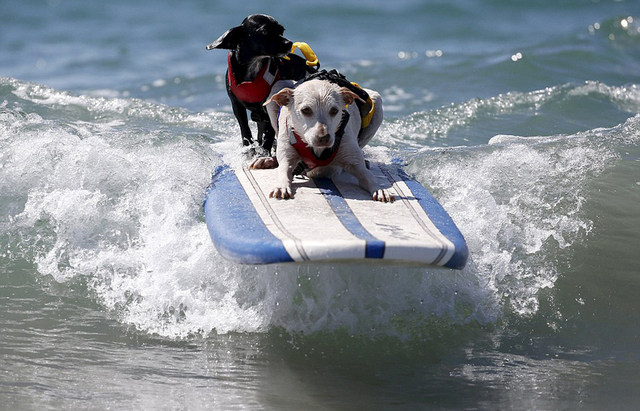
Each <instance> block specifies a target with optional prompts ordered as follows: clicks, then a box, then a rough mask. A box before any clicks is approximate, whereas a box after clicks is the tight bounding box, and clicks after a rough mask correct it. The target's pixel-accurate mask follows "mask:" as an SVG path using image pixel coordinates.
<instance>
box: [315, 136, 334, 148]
mask: <svg viewBox="0 0 640 411" xmlns="http://www.w3.org/2000/svg"><path fill="white" fill-rule="evenodd" d="M330 141H331V135H330V134H325V135H323V136H318V137H316V144H318V145H319V146H328V145H329V142H330Z"/></svg>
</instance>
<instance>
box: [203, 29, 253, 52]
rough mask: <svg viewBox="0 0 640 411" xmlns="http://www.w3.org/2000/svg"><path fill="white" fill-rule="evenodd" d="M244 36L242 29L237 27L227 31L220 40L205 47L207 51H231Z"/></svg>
mask: <svg viewBox="0 0 640 411" xmlns="http://www.w3.org/2000/svg"><path fill="white" fill-rule="evenodd" d="M243 36H244V27H242V26H237V27H234V28H231V29H229V30H227V31H226V32H225V33H224V34H223V35H222V36H220V38H219V39H218V40H216V41H214V42H213V43H211V44H209V45H208V46H207V50H213V49H226V50H233V49H235V48H236V47H237V46H238V44H239V43H240V39H241V38H242V37H243Z"/></svg>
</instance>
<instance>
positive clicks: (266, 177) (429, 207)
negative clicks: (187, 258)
mask: <svg viewBox="0 0 640 411" xmlns="http://www.w3.org/2000/svg"><path fill="white" fill-rule="evenodd" d="M370 168H371V171H372V172H373V173H374V175H375V177H376V179H377V180H378V182H379V183H380V184H381V186H383V187H385V188H387V189H388V190H389V191H390V192H391V193H392V194H393V195H394V196H395V201H394V202H393V203H382V202H377V201H373V200H372V199H371V195H370V194H369V193H368V192H366V191H365V190H363V189H362V188H360V187H359V186H358V183H357V180H356V179H355V177H353V176H352V175H350V174H348V173H346V172H343V173H341V174H340V175H339V176H337V177H335V178H333V179H327V178H313V179H312V178H307V177H300V176H297V177H295V178H294V181H293V188H294V190H295V191H294V196H295V198H293V199H288V200H282V199H280V200H279V199H275V198H269V193H270V192H271V190H272V189H273V188H274V187H275V186H276V171H275V170H251V169H249V168H248V166H246V165H245V166H243V167H242V168H241V169H239V170H234V169H232V168H231V167H229V166H223V167H220V168H219V169H218V170H216V172H215V173H214V175H213V178H212V182H211V184H210V186H209V189H208V192H207V195H206V199H205V203H204V214H205V221H206V224H207V228H208V230H209V234H210V236H211V239H212V241H213V243H214V245H215V247H216V249H217V250H218V252H219V253H220V254H221V255H222V256H223V257H225V258H226V259H228V260H231V261H234V262H237V263H241V264H275V263H302V262H364V261H370V262H376V263H381V264H394V263H395V264H398V263H408V264H421V265H428V266H436V267H448V268H454V269H462V268H464V266H465V264H466V262H467V257H468V250H467V245H466V242H465V240H464V237H463V236H462V234H461V233H460V230H459V229H458V227H457V226H456V225H455V223H454V222H453V220H452V219H451V217H450V216H449V215H448V214H447V212H446V211H445V210H444V208H443V207H442V206H441V205H440V203H438V201H437V200H436V199H435V198H434V197H433V196H432V195H431V194H430V193H429V191H427V189H425V188H424V187H423V186H422V185H421V184H420V183H418V182H417V181H415V180H414V179H412V178H410V177H409V176H408V175H407V174H406V173H405V172H404V171H403V170H402V168H400V167H399V166H396V165H383V164H376V163H371V165H370Z"/></svg>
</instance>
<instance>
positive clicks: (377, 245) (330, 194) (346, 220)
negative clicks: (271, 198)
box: [313, 178, 385, 258]
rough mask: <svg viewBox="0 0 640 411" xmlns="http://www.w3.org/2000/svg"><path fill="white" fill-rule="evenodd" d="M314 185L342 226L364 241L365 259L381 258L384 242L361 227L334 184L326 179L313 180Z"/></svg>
mask: <svg viewBox="0 0 640 411" xmlns="http://www.w3.org/2000/svg"><path fill="white" fill-rule="evenodd" d="M313 181H314V183H315V184H316V187H318V189H319V190H320V192H321V193H322V194H323V195H324V197H325V198H326V199H327V201H328V202H329V205H330V206H331V209H332V210H333V212H334V213H335V215H336V216H337V217H338V219H339V220H340V222H341V223H342V225H343V226H344V227H345V228H346V229H347V230H349V232H351V234H353V235H355V236H356V237H358V238H359V239H361V240H365V241H366V246H365V258H383V257H384V247H385V244H384V241H382V240H379V239H378V238H376V237H374V236H373V235H371V233H369V232H368V231H367V229H366V228H364V227H363V226H362V224H361V223H360V221H359V220H358V218H357V217H356V216H355V215H354V214H353V211H351V208H350V207H349V205H348V204H347V202H346V201H345V199H344V198H343V197H342V194H340V190H339V189H338V187H337V186H336V185H335V183H334V182H333V181H332V180H330V179H328V178H314V179H313Z"/></svg>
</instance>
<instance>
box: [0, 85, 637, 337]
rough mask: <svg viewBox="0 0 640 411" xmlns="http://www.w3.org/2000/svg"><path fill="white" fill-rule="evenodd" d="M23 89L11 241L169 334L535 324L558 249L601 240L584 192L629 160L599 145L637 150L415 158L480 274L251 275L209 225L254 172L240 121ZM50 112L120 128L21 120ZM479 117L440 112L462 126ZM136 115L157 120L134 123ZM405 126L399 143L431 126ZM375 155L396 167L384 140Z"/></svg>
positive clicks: (14, 134) (570, 144)
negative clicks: (233, 179)
mask: <svg viewBox="0 0 640 411" xmlns="http://www.w3.org/2000/svg"><path fill="white" fill-rule="evenodd" d="M540 94H541V96H540V98H544V95H546V94H547V92H546V91H545V92H541V93H540ZM14 95H15V96H16V97H17V98H18V99H17V101H14V102H11V103H9V104H5V107H4V108H3V111H2V113H0V115H1V117H0V120H1V122H0V132H1V135H0V140H1V141H2V143H3V150H2V156H1V157H0V163H1V164H2V167H0V186H2V193H3V194H2V195H3V197H2V200H1V201H0V203H1V207H0V211H1V213H0V218H1V219H0V228H2V230H4V231H5V232H10V233H13V234H12V238H16V240H13V243H12V245H13V246H15V248H19V249H21V250H22V251H21V252H22V254H23V256H24V257H25V258H27V259H29V260H30V261H33V263H34V264H35V265H36V266H37V268H38V271H39V272H40V273H41V274H42V275H47V276H52V277H53V278H54V279H56V280H57V281H59V282H62V283H65V282H73V281H76V280H77V279H80V278H82V279H85V280H86V282H87V284H89V287H90V290H91V292H92V293H93V295H95V298H96V299H97V300H98V301H99V302H100V303H101V304H102V305H103V306H104V307H105V308H106V309H108V310H110V311H111V312H112V313H114V315H115V316H116V317H117V318H118V319H119V320H120V321H122V322H123V323H125V324H131V325H133V326H135V327H136V328H138V329H140V330H143V331H145V332H150V333H157V334H160V335H163V336H167V337H172V338H180V337H185V336H188V335H191V334H198V333H203V334H207V333H209V332H212V331H213V332H217V333H228V332H266V331H268V330H270V329H273V328H274V327H281V328H283V329H284V330H286V331H288V332H290V333H304V334H307V333H311V332H316V331H322V332H327V331H334V330H346V331H347V332H349V333H352V334H360V335H370V336H378V335H383V336H397V337H399V338H425V337H428V336H429V334H430V333H438V332H439V329H440V326H438V327H435V326H433V325H430V324H433V322H434V321H439V322H441V323H445V324H448V325H460V324H468V323H480V324H485V323H491V322H494V321H496V320H497V319H498V318H500V316H501V315H503V312H504V310H505V307H506V308H507V309H509V310H513V311H514V312H516V313H517V314H518V315H531V314H532V313H535V312H536V310H537V309H538V305H539V302H538V293H539V292H540V290H543V289H545V288H550V287H553V286H554V283H555V281H556V280H557V278H558V275H559V271H558V266H557V261H556V258H558V255H559V254H558V253H562V250H563V249H568V248H570V247H571V246H572V245H573V244H575V243H576V242H578V241H580V239H581V238H583V237H584V235H586V234H587V233H588V232H589V230H591V228H592V222H591V221H589V219H588V218H586V217H585V216H584V215H583V214H582V212H581V211H582V205H583V204H584V202H585V201H587V200H586V198H585V193H584V190H585V189H584V187H585V186H586V185H587V184H588V182H589V181H590V179H591V178H593V177H594V176H597V175H598V174H599V173H601V172H602V170H604V169H606V167H607V166H608V164H610V163H611V162H612V161H613V160H615V158H617V155H618V154H617V152H616V151H615V149H614V148H610V147H609V145H611V144H612V142H611V140H610V139H609V141H607V143H606V144H605V143H604V142H602V141H601V139H608V138H610V137H611V136H612V135H615V136H620V137H616V138H619V139H623V138H625V137H624V136H627V139H633V138H636V137H633V136H634V135H635V134H633V133H631V135H629V133H627V134H625V132H624V131H625V130H624V126H621V127H622V128H623V130H621V131H620V130H616V131H615V132H611V131H607V130H600V131H594V132H589V133H582V134H577V135H574V136H556V137H555V138H554V139H551V140H549V139H526V138H521V137H518V136H511V137H507V136H502V137H495V138H494V139H493V140H492V143H491V144H490V145H489V146H483V147H475V148H460V149H458V150H448V151H447V150H437V149H436V150H434V149H425V150H419V151H417V154H416V155H415V156H413V157H411V156H408V157H407V158H405V160H406V161H410V165H409V169H408V170H409V171H410V172H413V173H415V174H416V176H417V177H418V178H419V179H420V180H421V181H422V182H423V183H424V184H425V185H427V186H431V187H432V188H433V189H434V191H435V193H436V196H437V197H438V198H439V199H440V200H441V201H442V203H443V205H444V206H445V208H446V209H447V210H448V211H449V212H450V213H451V214H452V216H453V217H454V219H455V221H456V222H457V223H458V225H459V227H460V229H461V230H462V232H463V234H464V235H465V236H466V239H467V241H468V243H469V248H470V253H471V262H470V265H469V267H468V268H467V269H465V270H464V271H462V272H451V271H449V270H435V269H424V268H415V267H379V266H373V265H312V264H309V265H280V266H265V267H254V266H240V265H237V264H233V263H230V262H227V261H226V260H224V259H223V258H221V257H220V256H219V255H218V254H217V252H216V251H215V249H214V247H213V246H212V244H211V241H210V239H209V237H208V233H207V230H206V226H205V223H204V221H203V216H202V208H201V205H202V200H203V199H204V190H205V187H206V186H207V185H208V183H209V181H210V176H211V172H212V171H213V170H214V169H215V168H216V166H218V165H220V164H222V163H227V164H229V163H231V164H236V163H239V162H241V161H242V155H241V153H240V151H241V150H240V144H239V138H237V131H236V127H237V126H236V125H235V123H234V121H233V119H232V118H231V116H229V115H222V114H219V113H216V114H211V115H209V114H206V115H205V114H191V113H187V112H185V111H181V110H177V111H176V110H173V109H171V108H170V107H166V106H162V105H156V104H151V103H145V102H142V101H139V100H133V99H131V100H128V99H119V98H114V99H109V98H103V97H87V96H75V97H74V96H67V95H65V93H60V92H57V91H55V90H50V89H46V88H42V89H39V88H37V87H36V86H34V85H27V84H17V85H16V86H15V90H14ZM527 99H528V101H529V103H526V104H530V102H531V101H537V100H538V97H534V96H533V97H529V98H525V100H527ZM531 99H533V100H531ZM516 100H517V99H516ZM42 101H44V102H47V103H46V104H53V105H61V106H62V107H63V108H64V107H67V106H68V105H77V106H79V107H81V108H86V109H87V110H89V111H91V112H102V113H104V112H109V113H111V114H110V118H109V119H108V121H103V120H100V121H98V120H95V119H93V120H91V119H90V120H86V121H85V120H82V121H79V120H73V119H71V120H58V121H52V120H45V119H43V118H42V117H40V116H38V115H37V114H33V113H32V114H29V115H24V114H21V112H20V111H19V110H18V109H17V108H16V107H19V106H24V105H26V104H41V103H42ZM514 104H518V103H516V102H513V101H512V102H511V103H508V104H506V103H505V107H507V108H505V109H509V108H508V107H510V106H511V107H512V106H513V105H514ZM471 105H473V104H471ZM485 105H488V103H487V104H485ZM133 106H135V107H136V109H135V110H132V109H131V107H133ZM481 106H483V104H479V106H475V105H473V107H470V106H469V105H467V108H465V107H454V108H452V109H451V110H452V112H451V113H450V114H449V115H444V114H442V113H440V114H438V116H441V115H444V117H443V118H445V119H447V118H448V120H447V121H456V120H455V119H456V118H458V117H457V116H458V114H460V113H464V112H466V110H467V109H468V110H470V111H471V113H469V116H472V115H477V114H473V112H474V111H476V112H477V110H479V107H481ZM113 107H121V108H123V110H122V111H123V113H121V112H120V111H119V110H118V109H117V108H116V109H114V108H113ZM125 108H126V109H125ZM60 111H61V113H63V112H64V109H62V110H60ZM124 112H126V113H124ZM61 117H62V115H61ZM140 118H143V119H145V121H148V122H149V123H145V124H147V125H146V126H145V127H139V126H137V125H135V124H136V119H140ZM463 118H465V116H463ZM129 124H134V125H135V126H129ZM402 124H405V128H403V127H400V128H398V129H397V130H396V132H397V133H399V134H402V133H405V134H410V133H411V132H412V131H411V130H412V127H418V126H424V124H425V123H424V122H423V121H422V120H416V119H413V118H410V119H405V120H403V123H402ZM618 131H620V132H618ZM389 132H390V128H388V127H387V128H386V129H383V130H382V132H381V133H382V135H381V136H380V138H381V139H382V140H383V141H384V139H385V138H388V136H385V134H386V133H389ZM203 134H204V135H203ZM207 134H209V135H207ZM221 135H229V136H232V137H233V139H231V138H221V137H219V136H221ZM212 136H216V137H215V138H213V137H212ZM623 141H626V140H620V141H618V142H617V143H614V145H613V146H614V147H615V146H616V145H620V144H622V143H623ZM634 141H635V140H634ZM367 152H368V155H370V156H372V157H375V158H378V159H387V160H388V159H389V157H390V156H391V154H390V152H389V151H388V150H387V149H386V148H384V147H381V146H378V147H372V148H369V149H368V150H367ZM16 242H17V244H16ZM558 250H559V251H558Z"/></svg>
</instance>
